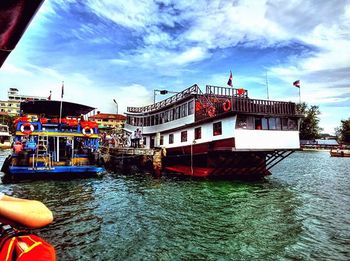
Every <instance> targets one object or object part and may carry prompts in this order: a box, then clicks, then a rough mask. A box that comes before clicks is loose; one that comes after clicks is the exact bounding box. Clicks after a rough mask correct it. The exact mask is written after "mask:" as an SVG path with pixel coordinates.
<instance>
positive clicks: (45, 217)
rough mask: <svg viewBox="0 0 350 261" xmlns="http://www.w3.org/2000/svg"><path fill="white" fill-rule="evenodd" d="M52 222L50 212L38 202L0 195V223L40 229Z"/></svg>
mask: <svg viewBox="0 0 350 261" xmlns="http://www.w3.org/2000/svg"><path fill="white" fill-rule="evenodd" d="M52 221H53V214H52V212H51V211H50V210H49V209H48V208H47V207H46V206H45V205H44V204H43V203H42V202H40V201H37V200H29V199H21V198H15V197H11V196H6V195H5V194H4V193H0V222H2V223H6V224H14V223H15V224H21V225H23V226H26V227H29V228H40V227H44V226H46V225H48V224H50V223H51V222H52Z"/></svg>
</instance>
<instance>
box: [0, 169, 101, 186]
mask: <svg viewBox="0 0 350 261" xmlns="http://www.w3.org/2000/svg"><path fill="white" fill-rule="evenodd" d="M4 172H5V175H4V176H3V178H2V181H3V182H4V183H9V182H13V181H19V180H35V179H46V178H47V179H75V178H87V177H98V176H101V175H103V173H104V172H105V168H103V167H96V166H55V167H52V168H50V169H48V168H45V167H43V168H40V167H39V168H32V167H25V166H13V167H9V168H8V169H7V170H6V171H4Z"/></svg>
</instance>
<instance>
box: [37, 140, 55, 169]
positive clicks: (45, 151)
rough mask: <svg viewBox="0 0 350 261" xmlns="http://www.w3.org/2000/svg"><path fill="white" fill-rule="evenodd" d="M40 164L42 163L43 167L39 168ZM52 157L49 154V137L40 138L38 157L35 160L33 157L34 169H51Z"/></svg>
mask: <svg viewBox="0 0 350 261" xmlns="http://www.w3.org/2000/svg"><path fill="white" fill-rule="evenodd" d="M39 162H42V163H43V164H42V165H43V166H39ZM51 166H52V164H51V155H50V153H49V136H47V135H42V136H38V144H37V149H36V155H35V160H34V155H33V169H38V168H44V169H51Z"/></svg>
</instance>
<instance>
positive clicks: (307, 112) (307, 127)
mask: <svg viewBox="0 0 350 261" xmlns="http://www.w3.org/2000/svg"><path fill="white" fill-rule="evenodd" d="M297 110H298V112H299V113H301V114H302V115H304V118H302V119H301V124H300V133H299V137H300V139H301V140H313V139H318V138H320V132H321V131H322V130H323V129H322V128H320V127H319V126H318V124H319V122H320V119H319V117H318V116H319V115H320V114H321V112H320V110H319V108H318V106H316V105H312V106H311V107H309V106H308V105H307V103H305V102H303V103H299V104H297Z"/></svg>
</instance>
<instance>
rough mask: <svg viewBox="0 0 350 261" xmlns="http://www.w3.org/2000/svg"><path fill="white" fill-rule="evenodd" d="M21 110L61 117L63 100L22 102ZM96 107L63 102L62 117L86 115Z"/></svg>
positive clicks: (26, 112) (27, 112)
mask: <svg viewBox="0 0 350 261" xmlns="http://www.w3.org/2000/svg"><path fill="white" fill-rule="evenodd" d="M20 109H21V112H23V113H25V114H44V115H45V117H59V116H60V109H61V101H45V100H42V101H26V102H21V107H20ZM94 109H95V108H93V107H90V106H86V105H82V104H78V103H72V102H62V114H61V116H62V117H66V116H80V115H85V114H87V113H89V112H91V111H92V110H94Z"/></svg>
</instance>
